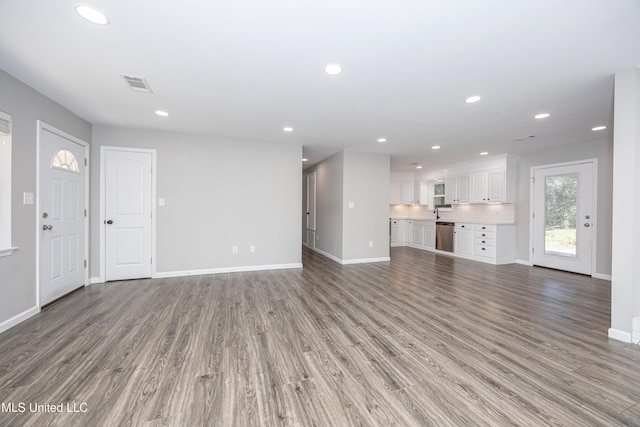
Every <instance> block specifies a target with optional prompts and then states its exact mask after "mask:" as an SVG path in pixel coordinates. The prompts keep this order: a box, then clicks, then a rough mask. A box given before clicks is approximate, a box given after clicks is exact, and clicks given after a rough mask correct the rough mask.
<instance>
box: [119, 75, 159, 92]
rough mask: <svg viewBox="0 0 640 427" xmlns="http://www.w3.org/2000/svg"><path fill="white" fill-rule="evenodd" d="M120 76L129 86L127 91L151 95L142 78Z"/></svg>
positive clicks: (147, 85)
mask: <svg viewBox="0 0 640 427" xmlns="http://www.w3.org/2000/svg"><path fill="white" fill-rule="evenodd" d="M120 76H122V78H123V79H124V81H125V82H126V83H127V86H129V89H131V90H132V91H134V92H143V93H153V91H152V90H151V88H150V87H149V84H148V83H147V81H146V80H145V79H144V77H136V76H128V75H126V74H120Z"/></svg>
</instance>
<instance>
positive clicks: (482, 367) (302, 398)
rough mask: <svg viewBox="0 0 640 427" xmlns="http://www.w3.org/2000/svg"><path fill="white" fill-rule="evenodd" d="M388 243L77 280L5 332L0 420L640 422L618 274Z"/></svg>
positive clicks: (639, 391) (639, 356)
mask: <svg viewBox="0 0 640 427" xmlns="http://www.w3.org/2000/svg"><path fill="white" fill-rule="evenodd" d="M391 254H392V261H391V262H390V263H388V262H387V263H376V264H361V265H349V266H341V265H338V264H336V263H334V262H332V261H330V260H328V259H326V258H324V257H322V256H320V255H318V254H315V253H313V252H311V251H308V250H306V249H305V251H304V258H303V263H304V268H303V269H302V270H279V271H265V272H248V273H230V274H219V275H210V276H197V277H184V278H174V279H152V280H139V281H124V282H114V283H107V284H101V285H93V286H91V287H88V288H84V289H81V290H79V291H77V292H75V293H73V294H71V295H69V296H68V297H66V298H64V299H62V300H60V301H58V302H57V303H55V304H53V305H52V306H50V307H48V308H47V309H46V310H44V311H43V312H42V313H40V314H39V315H37V316H35V317H34V318H32V319H30V320H28V321H26V322H24V323H22V324H20V325H18V326H16V327H14V328H12V329H11V330H9V331H6V332H5V333H3V334H0V401H1V402H2V403H3V407H2V412H0V426H23V425H25V426H129V425H130V426H281V425H282V426H341V427H343V426H431V425H433V426H474V425H478V426H508V425H521V426H547V425H553V426H599V425H602V426H616V425H640V348H638V346H634V345H630V344H623V343H620V342H617V341H613V340H609V339H608V338H607V329H608V328H609V316H610V312H609V310H610V308H609V306H610V283H609V282H606V281H602V280H597V279H592V278H589V277H584V276H580V275H575V274H570V273H563V272H559V271H554V270H548V269H541V268H530V267H526V266H522V265H506V266H492V265H488V264H483V263H478V262H474V261H470V260H464V259H458V258H453V257H447V256H443V255H436V254H433V253H430V252H424V251H419V250H415V249H410V248H393V249H392V252H391ZM11 404H13V405H14V406H13V409H14V410H16V411H17V412H10V405H11ZM20 404H23V405H25V406H24V412H20V411H19V410H20V406H19V405H20ZM36 404H40V405H47V404H48V405H50V406H49V409H51V407H53V408H54V409H59V408H60V406H58V405H60V404H63V408H62V409H63V410H64V412H62V413H59V412H51V411H50V410H49V411H48V412H47V411H42V410H41V411H35V412H32V411H31V408H30V405H36ZM67 404H68V405H69V408H67V406H66V405H67ZM41 409H42V408H41ZM45 409H46V407H45ZM68 410H69V411H68ZM74 410H75V411H76V412H73V411H74Z"/></svg>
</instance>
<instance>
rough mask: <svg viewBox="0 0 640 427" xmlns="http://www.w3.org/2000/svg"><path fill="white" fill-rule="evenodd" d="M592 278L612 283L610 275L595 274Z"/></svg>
mask: <svg viewBox="0 0 640 427" xmlns="http://www.w3.org/2000/svg"><path fill="white" fill-rule="evenodd" d="M591 277H593V278H594V279H601V280H608V281H609V282H610V281H611V275H610V274H602V273H593V276H591Z"/></svg>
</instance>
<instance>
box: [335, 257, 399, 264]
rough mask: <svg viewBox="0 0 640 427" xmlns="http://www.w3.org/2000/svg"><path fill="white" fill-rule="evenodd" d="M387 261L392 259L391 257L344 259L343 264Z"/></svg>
mask: <svg viewBox="0 0 640 427" xmlns="http://www.w3.org/2000/svg"><path fill="white" fill-rule="evenodd" d="M385 261H391V258H390V257H388V256H387V257H382V258H362V259H343V260H342V264H343V265H349V264H368V263H370V262H385Z"/></svg>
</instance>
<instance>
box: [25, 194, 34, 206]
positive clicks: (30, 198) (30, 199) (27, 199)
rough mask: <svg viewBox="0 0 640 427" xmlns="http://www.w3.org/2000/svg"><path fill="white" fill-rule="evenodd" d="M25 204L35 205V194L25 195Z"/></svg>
mask: <svg viewBox="0 0 640 427" xmlns="http://www.w3.org/2000/svg"><path fill="white" fill-rule="evenodd" d="M23 202H24V204H25V205H32V204H33V193H24V195H23Z"/></svg>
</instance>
